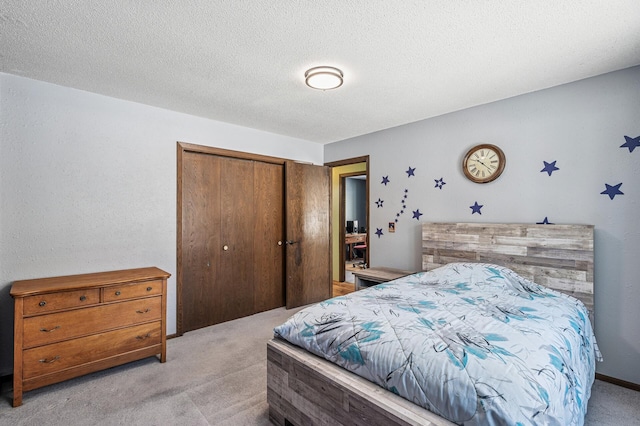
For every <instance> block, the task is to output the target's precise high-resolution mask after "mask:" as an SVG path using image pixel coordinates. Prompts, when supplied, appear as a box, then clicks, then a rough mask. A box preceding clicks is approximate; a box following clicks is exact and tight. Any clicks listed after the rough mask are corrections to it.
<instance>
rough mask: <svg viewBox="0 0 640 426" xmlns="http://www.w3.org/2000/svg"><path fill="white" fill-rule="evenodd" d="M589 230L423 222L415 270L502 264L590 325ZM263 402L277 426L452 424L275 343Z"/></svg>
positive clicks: (270, 345)
mask: <svg viewBox="0 0 640 426" xmlns="http://www.w3.org/2000/svg"><path fill="white" fill-rule="evenodd" d="M593 232H594V227H593V226H592V225H526V224H486V223H424V224H423V225H422V269H423V270H430V269H434V268H436V267H439V266H442V265H445V264H447V263H451V262H482V263H494V264H497V265H501V266H505V267H508V268H510V269H512V270H514V271H516V272H517V273H518V274H520V275H522V276H524V277H526V278H529V279H531V280H532V281H534V282H536V283H538V284H541V285H544V286H546V287H549V288H553V289H556V290H558V291H562V292H564V293H568V294H570V295H572V296H574V297H576V298H578V299H580V300H581V301H582V302H583V303H584V304H585V305H586V306H587V308H588V309H589V311H590V313H591V315H590V316H591V320H592V321H593V319H594V317H593ZM267 401H268V403H269V418H270V419H271V421H272V422H273V423H274V424H277V425H281V426H285V425H287V426H288V425H295V426H303V425H304V426H307V425H321V424H322V425H326V424H331V425H345V426H346V425H363V426H365V425H366V426H374V425H438V426H440V425H452V424H453V423H451V422H449V421H447V420H445V419H443V418H442V417H439V416H437V415H436V414H433V413H431V412H430V411H427V410H425V409H423V408H421V407H419V406H417V405H415V404H413V403H411V402H409V401H408V400H405V399H404V398H401V397H399V396H397V395H395V394H393V393H391V392H389V391H387V390H385V389H383V388H381V387H379V386H378V385H376V384H373V383H371V382H369V381H367V380H365V379H363V378H361V377H359V376H357V375H355V374H353V373H351V372H349V371H347V370H345V369H343V368H341V367H338V366H336V365H334V364H332V363H330V362H328V361H326V360H324V359H322V358H319V357H317V356H315V355H313V354H311V353H309V352H307V351H305V350H304V349H301V348H299V347H297V346H294V345H292V344H290V343H288V342H285V341H283V340H280V339H273V340H271V341H270V342H269V343H268V344H267Z"/></svg>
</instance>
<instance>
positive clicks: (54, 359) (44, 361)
mask: <svg viewBox="0 0 640 426" xmlns="http://www.w3.org/2000/svg"><path fill="white" fill-rule="evenodd" d="M59 359H60V355H56V356H54V357H53V358H49V359H47V358H44V359H39V360H38V361H39V362H41V363H43V364H51V363H52V362H56V361H58V360H59Z"/></svg>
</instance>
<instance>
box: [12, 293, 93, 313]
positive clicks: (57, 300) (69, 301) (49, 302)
mask: <svg viewBox="0 0 640 426" xmlns="http://www.w3.org/2000/svg"><path fill="white" fill-rule="evenodd" d="M98 303H100V290H99V289H97V288H96V289H86V290H76V291H62V292H59V293H49V294H41V295H38V296H29V297H25V298H24V315H37V314H41V313H45V312H51V311H57V310H60V309H67V308H76V307H82V306H89V305H95V304H98Z"/></svg>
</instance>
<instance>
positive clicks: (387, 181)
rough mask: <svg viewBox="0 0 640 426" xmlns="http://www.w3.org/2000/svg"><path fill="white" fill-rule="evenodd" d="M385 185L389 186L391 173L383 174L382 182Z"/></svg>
mask: <svg viewBox="0 0 640 426" xmlns="http://www.w3.org/2000/svg"><path fill="white" fill-rule="evenodd" d="M381 183H382V184H383V185H384V186H387V184H388V183H389V175H387V176H382V182H381Z"/></svg>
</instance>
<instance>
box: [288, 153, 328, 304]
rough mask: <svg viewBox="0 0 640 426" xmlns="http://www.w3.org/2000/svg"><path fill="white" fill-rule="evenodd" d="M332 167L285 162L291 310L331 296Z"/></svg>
mask: <svg viewBox="0 0 640 426" xmlns="http://www.w3.org/2000/svg"><path fill="white" fill-rule="evenodd" d="M330 176H331V175H330V168H329V167H326V166H314V165H310V164H301V163H295V162H293V161H287V162H286V163H285V197H286V207H285V215H286V237H287V241H286V245H287V248H286V293H287V297H286V302H287V309H291V308H295V307H298V306H302V305H307V304H309V303H315V302H319V301H322V300H326V299H328V298H330V297H331V285H332V282H331V204H330V195H331V194H330V188H331V178H330Z"/></svg>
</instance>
